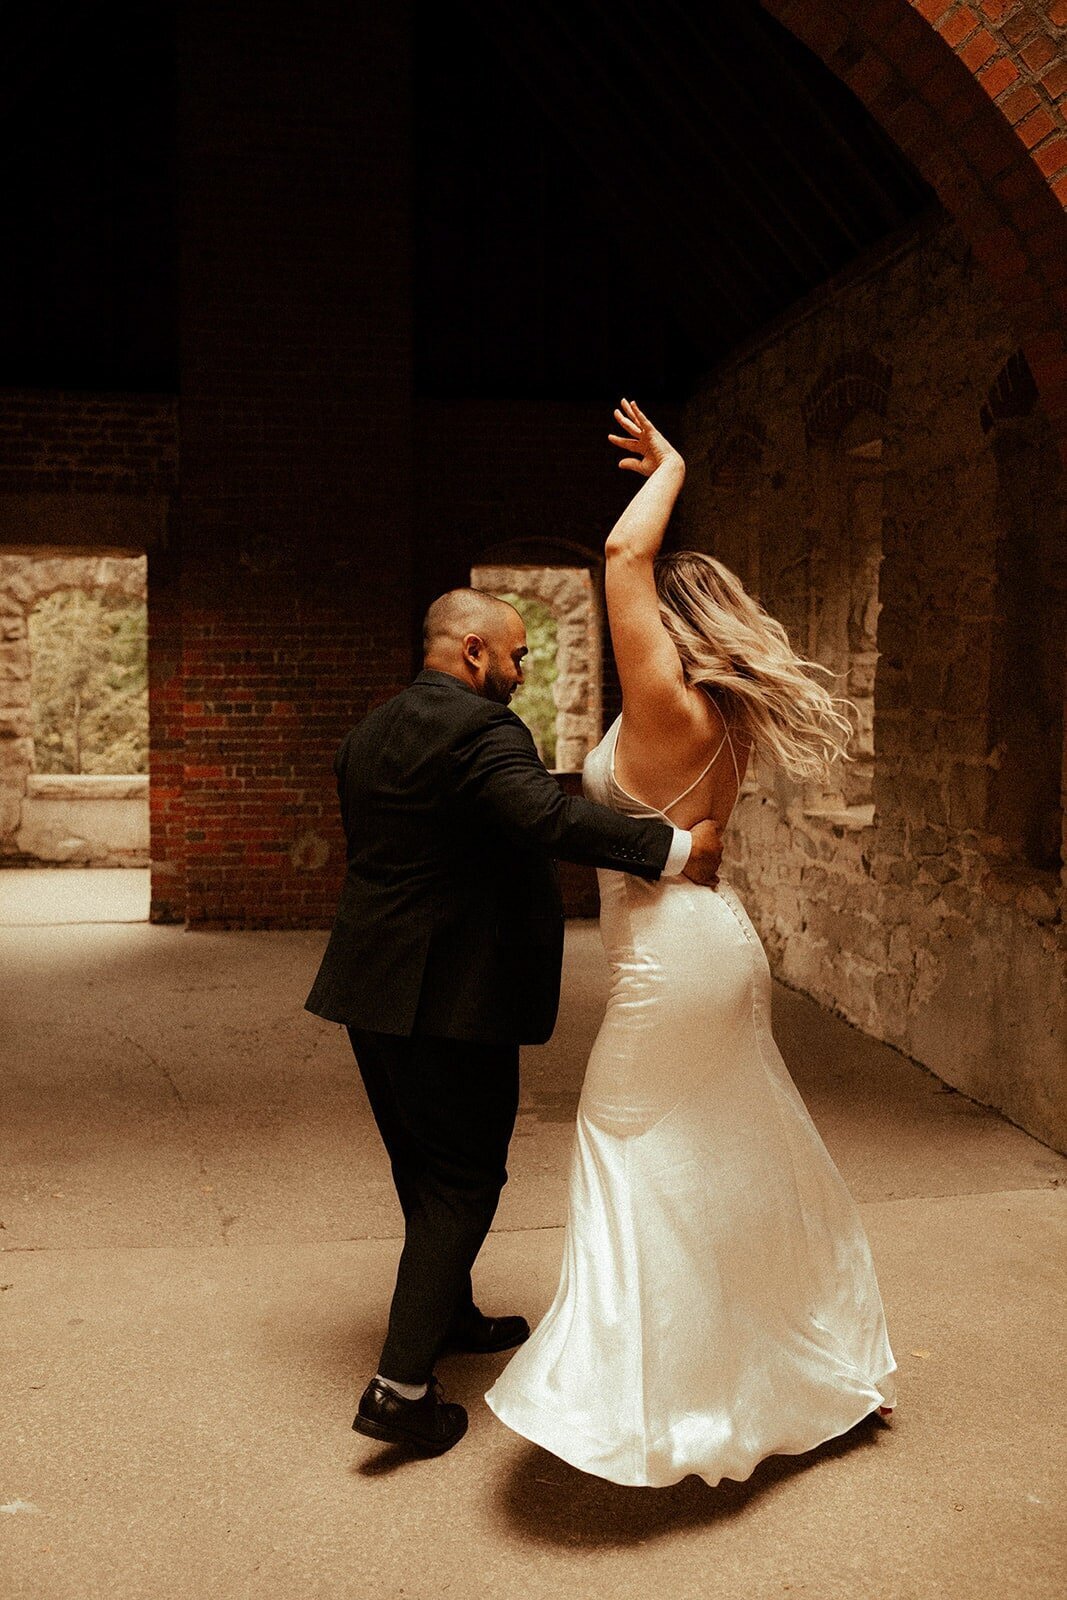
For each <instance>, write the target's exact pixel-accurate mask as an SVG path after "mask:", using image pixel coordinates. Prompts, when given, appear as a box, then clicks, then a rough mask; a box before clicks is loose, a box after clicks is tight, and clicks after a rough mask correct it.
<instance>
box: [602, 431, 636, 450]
mask: <svg viewBox="0 0 1067 1600" xmlns="http://www.w3.org/2000/svg"><path fill="white" fill-rule="evenodd" d="M608 442H609V444H617V445H618V447H619V449H620V450H632V449H633V447H634V444H635V443H636V441H635V440H634V438H633V437H632V436H630V437H628V438H625V439H622V438H620V437H619V435H618V434H617V433H609V434H608Z"/></svg>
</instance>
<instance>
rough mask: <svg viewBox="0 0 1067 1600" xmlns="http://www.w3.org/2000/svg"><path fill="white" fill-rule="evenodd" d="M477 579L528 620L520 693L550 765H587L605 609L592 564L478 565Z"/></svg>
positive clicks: (575, 768)
mask: <svg viewBox="0 0 1067 1600" xmlns="http://www.w3.org/2000/svg"><path fill="white" fill-rule="evenodd" d="M471 584H472V585H473V587H474V588H476V589H486V590H488V591H489V592H490V593H491V594H496V595H499V596H500V597H501V599H504V600H508V601H510V602H511V604H512V605H514V606H515V607H516V608H517V609H518V610H519V611H520V612H521V613H522V617H523V620H524V622H525V623H526V633H527V641H528V643H529V646H530V654H529V656H528V657H527V671H526V679H527V681H526V684H525V685H524V687H523V689H522V690H521V691H520V692H519V694H517V695H516V696H515V699H514V700H513V701H512V710H513V711H515V713H516V714H517V715H518V716H520V717H522V719H523V721H524V722H525V723H526V725H527V727H528V728H529V729H530V731H531V733H532V734H533V736H534V740H535V742H536V744H537V747H538V750H539V752H540V754H541V758H542V760H543V761H544V763H545V765H546V766H548V767H550V768H552V769H553V770H554V771H557V772H579V771H580V770H581V767H582V763H583V762H584V760H585V758H586V756H587V755H588V754H589V751H590V750H591V749H592V748H593V746H594V745H595V744H596V743H597V741H598V740H599V738H600V733H601V654H600V652H601V643H600V640H601V631H600V615H599V610H598V607H597V603H596V593H595V590H594V587H593V576H592V573H591V572H590V570H589V569H588V568H587V567H550V566H533V565H531V566H520V565H512V564H509V565H507V566H504V565H493V566H489V565H486V566H476V567H474V568H472V570H471Z"/></svg>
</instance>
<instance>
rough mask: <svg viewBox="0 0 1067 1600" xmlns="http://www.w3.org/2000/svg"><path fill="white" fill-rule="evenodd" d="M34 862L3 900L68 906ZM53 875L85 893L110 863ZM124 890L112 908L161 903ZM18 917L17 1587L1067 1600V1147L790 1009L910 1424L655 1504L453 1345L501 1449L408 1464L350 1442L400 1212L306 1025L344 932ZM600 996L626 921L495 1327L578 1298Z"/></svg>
mask: <svg viewBox="0 0 1067 1600" xmlns="http://www.w3.org/2000/svg"><path fill="white" fill-rule="evenodd" d="M14 876H15V874H13V873H0V890H3V888H4V886H5V881H6V880H9V879H12V878H13V877H14ZM19 876H21V877H24V879H25V881H24V883H22V884H20V885H17V886H14V889H13V890H12V891H9V893H15V894H16V895H21V896H22V897H23V899H22V902H21V903H22V905H23V911H24V912H25V909H26V906H27V905H29V906H30V908H31V910H32V907H33V905H38V906H42V907H43V906H44V905H45V904H46V896H45V897H44V898H42V897H38V896H35V895H34V894H33V893H32V884H31V882H30V879H31V877H32V876H35V875H31V874H26V875H21V874H20V875H19ZM53 876H55V875H53ZM59 876H64V877H68V878H70V879H71V883H70V886H69V887H68V888H67V889H66V890H65V891H64V893H65V894H67V895H68V896H72V895H75V894H76V892H77V886H76V883H75V881H74V880H75V879H76V877H77V874H73V873H71V872H65V873H62V874H59ZM111 877H112V878H113V879H114V885H113V889H114V897H115V898H114V901H113V903H112V902H108V899H107V894H106V893H104V895H103V900H102V899H101V893H102V891H101V887H100V885H99V884H96V885H95V886H92V894H93V896H94V897H95V898H94V903H95V904H96V906H97V909H98V910H99V909H101V907H103V909H104V910H105V911H106V909H107V905H108V904H109V903H111V904H112V909H114V908H115V907H116V906H120V905H121V904H129V903H132V902H131V901H130V900H129V899H128V898H127V899H126V900H124V899H123V897H124V896H128V894H129V891H130V890H131V889H135V887H136V886H135V885H126V886H123V885H122V884H121V882H120V879H121V877H122V874H121V873H118V872H114V871H113V872H112V873H111ZM41 887H42V896H44V891H45V889H46V885H45V883H44V880H43V879H42V885H41ZM85 887H86V890H87V892H88V891H89V889H90V885H89V884H88V882H87V883H86V886H85ZM105 887H106V886H105ZM48 892H49V893H51V892H52V891H51V890H49V891H48ZM50 903H51V904H52V907H53V912H54V911H55V910H56V903H55V902H54V901H53V902H50ZM6 904H7V911H6V914H5V909H4V907H5V902H4V901H3V899H2V897H0V918H5V919H6V920H7V921H8V923H9V924H10V923H14V922H17V921H21V922H22V924H23V925H22V926H11V925H9V926H6V927H0V973H2V991H0V993H2V1008H3V1009H2V1019H0V1027H2V1030H3V1031H2V1055H0V1077H2V1086H0V1104H2V1106H3V1138H4V1143H5V1146H6V1149H5V1151H4V1156H3V1163H2V1166H0V1173H2V1177H0V1184H2V1204H0V1224H2V1231H0V1241H2V1248H3V1250H4V1254H3V1257H2V1260H0V1326H2V1329H3V1350H2V1352H0V1397H2V1412H0V1512H2V1513H5V1514H4V1515H2V1516H0V1594H2V1595H3V1596H4V1600H6V1597H7V1596H12V1597H33V1600H93V1597H96V1596H104V1595H107V1596H111V1597H114V1600H127V1597H129V1600H134V1597H136V1600H149V1597H150V1600H171V1597H174V1600H201V1597H203V1600H208V1597H210V1600H235V1597H245V1596H248V1597H249V1600H251V1597H252V1596H255V1597H257V1600H263V1597H266V1600H274V1597H278V1600H290V1597H293V1600H313V1597H318V1596H323V1597H331V1600H332V1597H352V1600H364V1597H367V1600H378V1597H381V1600H386V1597H388V1600H400V1597H403V1600H439V1597H445V1596H459V1597H463V1600H468V1597H473V1600H504V1597H508V1600H511V1597H513V1596H537V1597H540V1596H544V1597H551V1600H555V1597H560V1600H563V1597H566V1600H574V1597H575V1596H580V1597H582V1600H586V1597H589V1600H596V1597H599V1596H608V1595H611V1596H613V1597H622V1600H628V1597H630V1596H633V1597H637V1596H641V1597H642V1600H644V1597H645V1596H647V1595H648V1594H653V1595H657V1596H659V1597H661V1600H690V1597H692V1600H697V1597H698V1596H699V1597H700V1600H719V1597H722V1600H726V1597H729V1600H765V1597H766V1600H769V1597H772V1596H773V1597H777V1596H782V1595H788V1596H790V1600H795V1597H798V1596H799V1597H807V1600H836V1597H838V1596H841V1597H844V1596H848V1597H849V1600H857V1597H858V1600H883V1597H885V1600H926V1597H933V1596H938V1597H946V1600H1013V1597H1023V1596H1042V1597H1044V1596H1046V1595H1049V1594H1051V1593H1055V1592H1058V1591H1059V1590H1060V1589H1062V1586H1063V1583H1064V1577H1065V1570H1064V1569H1065V1559H1064V1556H1065V1540H1064V1530H1063V1523H1062V1508H1063V1505H1064V1466H1063V1464H1064V1461H1065V1459H1067V1450H1065V1443H1067V1440H1065V1429H1064V1394H1063V1391H1064V1384H1063V1369H1062V1340H1061V1319H1062V1288H1063V1276H1064V1270H1063V1269H1064V1261H1065V1252H1064V1249H1063V1244H1064V1235H1065V1233H1067V1223H1065V1205H1064V1187H1063V1181H1064V1176H1065V1174H1067V1161H1064V1160H1063V1159H1061V1158H1060V1157H1059V1156H1057V1155H1055V1154H1054V1153H1053V1152H1052V1151H1050V1150H1048V1149H1046V1148H1045V1147H1044V1146H1042V1145H1040V1144H1038V1143H1037V1142H1036V1141H1035V1140H1033V1139H1031V1138H1029V1137H1028V1136H1027V1135H1025V1134H1023V1133H1021V1132H1020V1131H1019V1130H1018V1129H1016V1128H1014V1127H1012V1126H1010V1125H1009V1124H1008V1123H1006V1122H1004V1121H1003V1120H1001V1119H1000V1118H998V1117H996V1116H995V1115H993V1114H991V1113H989V1112H986V1111H983V1110H981V1109H980V1108H978V1107H976V1106H974V1105H972V1104H971V1103H970V1102H968V1101H966V1100H965V1099H963V1098H962V1097H961V1096H959V1095H956V1094H952V1093H951V1092H947V1091H946V1090H945V1089H944V1088H943V1087H942V1086H941V1085H940V1084H939V1083H938V1082H937V1081H936V1080H935V1079H934V1078H932V1077H930V1076H929V1075H928V1074H927V1073H925V1072H923V1071H922V1070H921V1069H919V1068H916V1067H914V1066H913V1065H911V1064H910V1063H909V1062H907V1061H906V1060H904V1059H903V1058H902V1057H900V1056H898V1055H897V1054H896V1053H895V1052H894V1051H892V1050H890V1049H887V1048H886V1047H884V1046H881V1045H877V1044H873V1043H871V1042H870V1041H869V1040H866V1039H864V1038H863V1037H862V1036H861V1035H860V1034H858V1033H856V1032H855V1031H854V1030H853V1029H851V1028H849V1027H847V1026H846V1025H845V1024H843V1023H841V1022H840V1021H839V1020H837V1019H835V1018H833V1017H830V1016H829V1015H827V1014H826V1013H825V1012H823V1011H821V1010H820V1009H819V1008H818V1007H817V1006H815V1005H814V1004H812V1003H811V1002H810V1001H808V1000H806V999H805V998H803V997H801V996H798V995H795V994H792V993H790V992H788V991H786V990H783V989H779V990H778V991H777V993H776V997H775V1001H776V1018H775V1026H776V1032H777V1036H778V1039H779V1042H780V1043H781V1045H782V1048H783V1051H784V1053H785V1055H786V1059H787V1060H788V1061H789V1063H790V1066H791V1068H792V1070H793V1071H794V1075H795V1077H796V1079H797V1082H798V1084H799V1086H800V1088H801V1091H802V1092H803V1094H804V1096H805V1098H806V1100H807V1102H808V1104H809V1106H810V1107H811V1110H812V1113H813V1115H814V1116H815V1118H816V1120H817V1122H818V1123H819V1126H820V1127H821V1129H822V1130H823V1133H824V1136H825V1138H826V1141H827V1144H828V1145H829V1146H830V1149H831V1151H832V1153H833V1155H834V1157H835V1159H836V1160H837V1162H838V1165H839V1166H840V1168H841V1170H842V1172H843V1174H844V1176H845V1179H846V1181H847V1182H848V1183H849V1185H850V1187H851V1189H852V1192H853V1193H854V1194H855V1196H856V1198H857V1199H858V1200H859V1202H860V1203H861V1205H862V1207H863V1214H864V1220H865V1223H866V1226H867V1229H868V1232H869V1235H870V1238H871V1243H872V1246H873V1249H874V1252H875V1257H876V1261H877V1264H878V1270H879V1278H880V1282H881V1285H882V1291H883V1296H884V1298H885V1301H886V1308H887V1313H888V1317H889V1325H890V1335H891V1338H892V1341H893V1345H894V1348H895V1350H896V1353H897V1358H898V1361H899V1363H900V1369H901V1370H900V1391H901V1392H900V1405H899V1409H898V1413H897V1419H896V1421H895V1422H894V1425H893V1427H892V1429H890V1430H884V1429H881V1428H880V1427H878V1426H877V1425H870V1424H867V1425H862V1426H861V1427H860V1428H859V1429H857V1430H855V1432H854V1434H853V1435H850V1436H848V1437H847V1438H846V1439H844V1440H840V1441H836V1442H835V1443H833V1444H831V1445H828V1446H824V1447H823V1448H822V1449H820V1450H818V1451H815V1452H813V1453H812V1454H811V1455H809V1456H805V1457H802V1458H789V1459H786V1458H779V1459H776V1460H773V1461H768V1462H765V1463H763V1465H762V1466H761V1467H760V1468H758V1469H757V1472H756V1473H755V1475H754V1476H753V1478H752V1479H751V1480H750V1481H749V1482H748V1483H746V1484H734V1483H724V1484H722V1485H721V1486H720V1487H719V1488H717V1489H709V1488H708V1487H707V1486H706V1485H704V1484H703V1483H701V1482H700V1481H699V1480H696V1479H689V1480H687V1481H686V1482H685V1483H683V1484H680V1485H678V1486H676V1487H675V1488H672V1489H661V1490H637V1489H621V1488H617V1487H615V1486H613V1485H611V1484H607V1483H603V1482H601V1481H600V1480H599V1479H594V1478H588V1477H584V1476H583V1475H582V1474H580V1473H578V1472H576V1471H574V1470H573V1469H572V1468H569V1467H567V1466H565V1465H564V1464H563V1463H562V1462H559V1461H557V1460H556V1459H555V1458H554V1457H552V1456H550V1455H547V1454H545V1453H543V1452H540V1451H538V1450H537V1449H535V1448H534V1447H533V1446H530V1445H528V1444H526V1443H525V1441H523V1440H521V1439H518V1438H516V1437H515V1436H514V1435H512V1434H510V1433H509V1432H508V1431H507V1430H506V1429H505V1428H504V1427H502V1426H501V1424H499V1423H498V1422H497V1421H496V1420H495V1418H493V1417H492V1416H491V1415H490V1413H489V1412H488V1411H487V1409H486V1407H485V1406H484V1403H483V1402H482V1401H481V1398H480V1396H481V1394H482V1393H483V1392H484V1390H485V1388H486V1387H487V1386H488V1384H489V1382H490V1381H491V1379H492V1377H493V1375H494V1374H495V1372H496V1371H497V1370H498V1367H499V1365H500V1363H501V1361H502V1360H503V1359H504V1358H502V1357H497V1358H489V1359H484V1360H482V1359H471V1358H466V1359H465V1360H464V1359H462V1358H458V1357H454V1358H451V1359H450V1360H448V1361H443V1362H442V1363H441V1366H440V1369H439V1371H440V1375H441V1377H442V1380H443V1382H444V1384H445V1388H446V1392H447V1393H449V1394H450V1395H451V1396H453V1397H454V1398H458V1399H460V1400H463V1401H464V1402H465V1403H466V1404H467V1405H468V1406H469V1407H470V1408H471V1428H470V1432H469V1434H468V1435H467V1437H466V1439H464V1441H463V1442H462V1443H461V1444H460V1445H459V1446H458V1448H457V1449H455V1450H454V1451H452V1452H451V1453H450V1454H449V1455H447V1456H444V1457H442V1458H441V1459H439V1460H436V1461H413V1460H410V1459H408V1458H405V1457H403V1456H400V1455H397V1454H396V1453H394V1452H392V1451H390V1450H389V1449H383V1448H382V1447H380V1446H376V1445H374V1444H373V1443H372V1442H371V1441H370V1440H363V1439H361V1438H359V1437H358V1436H357V1435H356V1434H354V1433H352V1432H351V1431H350V1423H351V1418H352V1414H353V1410H354V1406H355V1401H356V1399H357V1397H358V1394H359V1391H360V1389H361V1388H362V1385H363V1383H364V1382H365V1380H366V1377H367V1376H368V1375H369V1373H370V1372H371V1371H372V1370H373V1366H374V1362H375V1357H376V1354H377V1349H378V1344H379V1340H380V1335H381V1329H382V1323H383V1318H384V1314H385V1309H386V1304H387V1300H388V1293H389V1289H390V1285H391V1274H392V1271H393V1266H394V1263H395V1258H396V1253H397V1211H396V1207H395V1203H394V1201H393V1199H392V1194H391V1190H390V1186H389V1178H388V1172H387V1169H386V1165H385V1162H384V1159H383V1157H382V1154H381V1151H380V1149H379V1147H378V1144H377V1139H376V1135H375V1133H374V1131H373V1128H372V1127H371V1126H370V1125H369V1119H368V1115H367V1113H366V1110H365V1108H364V1105H363V1101H362V1097H361V1091H360V1089H359V1087H358V1083H357V1080H356V1076H355V1070H354V1066H353V1063H352V1061H351V1057H350V1054H349V1051H348V1044H347V1040H346V1039H345V1036H344V1033H343V1032H342V1031H341V1030H340V1029H338V1028H335V1027H332V1026H331V1025H329V1024H326V1023H322V1022H319V1021H317V1020H315V1019H314V1018H312V1017H310V1016H308V1015H307V1014H306V1013H305V1012H303V1011H302V1009H301V1007H302V1002H303V998H304V995H305V993H306V992H307V989H308V986H309V984H310V981H311V978H312V976H313V974H314V970H315V966H316V963H317V960H318V956H319V953H320V951H321V949H322V947H323V944H324V942H325V935H324V934H318V933H273V934H272V933H218V934H212V933H185V932H183V931H181V930H179V929H175V928H157V927H150V926H148V925H147V924H144V923H142V924H137V923H135V922H123V921H121V920H120V921H115V922H110V923H109V922H104V923H100V924H97V925H93V924H91V923H85V924H80V925H79V924H77V923H75V924H73V925H67V926H63V925H45V924H46V923H47V922H48V921H49V920H50V919H49V918H43V917H42V918H41V919H39V921H38V925H33V924H34V921H35V919H34V917H33V916H32V915H26V914H24V915H22V916H21V917H15V916H13V915H12V914H11V905H10V900H9V901H8V902H7V903H6ZM72 908H73V910H75V911H77V910H78V907H77V906H76V905H73V907H72V904H71V903H70V902H68V904H67V910H68V912H69V911H70V910H71V909H72ZM27 924H28V925H27ZM603 996H604V971H603V965H602V960H601V956H600V950H599V942H598V938H597V934H596V931H595V928H594V927H593V926H591V925H588V924H579V925H575V926H574V927H573V928H572V930H571V934H570V938H569V946H568V979H567V986H566V992H565V1000H564V1008H563V1016H562V1021H561V1025H560V1028H559V1029H558V1031H557V1034H556V1037H555V1039H554V1040H553V1042H552V1044H551V1045H548V1046H546V1047H544V1048H542V1049H539V1050H530V1051H528V1052H527V1053H526V1060H525V1069H524V1071H525V1076H524V1098H523V1106H522V1112H521V1116H520V1120H519V1126H518V1131H517V1134H516V1138H515V1141H514V1144H513V1147H512V1149H513V1160H512V1180H511V1183H510V1184H509V1186H508V1189H507V1190H506V1192H505V1197H504V1201H503V1203H502V1206H501V1211H500V1214H499V1218H498V1227H497V1229H496V1231H495V1233H494V1234H493V1236H492V1237H491V1239H490V1241H489V1243H488V1245H487V1247H486V1250H485V1252H484V1255H483V1260H482V1265H481V1269H480V1274H479V1277H478V1288H479V1297H480V1299H481V1301H482V1303H483V1305H484V1306H485V1307H486V1308H487V1309H488V1310H490V1311H498V1312H499V1311H523V1312H525V1313H527V1315H529V1316H531V1317H536V1316H537V1315H538V1313H539V1312H540V1311H541V1310H542V1309H543V1308H544V1306H545V1305H546V1304H547V1302H548V1300H549V1298H550V1297H551V1293H552V1291H553V1289H554V1287H555V1280H556V1272H557V1267H558V1259H559V1249H560V1240H561V1234H560V1222H561V1220H562V1216H563V1209H564V1180H565V1173H566V1165H567V1158H568V1152H569V1143H570V1126H571V1120H572V1117H573V1113H574V1106H575V1101H576V1096H577V1089H578V1085H579V1082H580V1077H581V1072H582V1066H583V1062H584V1059H585V1055H586V1053H587V1051H588V1048H589V1044H590V1042H591V1040H592V1037H593V1035H594V1033H595V1030H596V1026H597V1021H598V1015H599V1011H600V1008H601V1006H602V1003H603Z"/></svg>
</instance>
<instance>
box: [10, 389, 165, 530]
mask: <svg viewBox="0 0 1067 1600" xmlns="http://www.w3.org/2000/svg"><path fill="white" fill-rule="evenodd" d="M176 409H177V408H176V402H175V400H174V397H173V396H172V395H126V394H76V393H66V392H59V391H47V390H40V391H36V392H29V391H25V390H15V389H8V390H0V493H4V492H8V493H10V492H17V491H19V490H30V491H34V492H38V493H56V492H66V491H73V492H82V491H88V492H92V491H94V490H107V491H108V492H112V493H113V492H116V491H118V492H121V491H123V490H128V491H130V492H132V493H136V494H144V493H151V492H155V491H160V490H162V491H169V490H170V489H172V488H173V485H174V479H175V474H176V472H177V457H178V441H177V417H176ZM8 531H10V530H8Z"/></svg>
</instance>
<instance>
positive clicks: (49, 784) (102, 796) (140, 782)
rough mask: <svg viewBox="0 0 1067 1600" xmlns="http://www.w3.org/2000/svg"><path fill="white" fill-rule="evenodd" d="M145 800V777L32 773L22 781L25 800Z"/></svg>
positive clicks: (142, 775) (138, 775)
mask: <svg viewBox="0 0 1067 1600" xmlns="http://www.w3.org/2000/svg"><path fill="white" fill-rule="evenodd" d="M147 796H148V774H147V773H136V772H134V773H112V772H33V773H31V774H30V776H29V778H28V779H27V780H26V797H27V799H29V800H141V799H146V798H147Z"/></svg>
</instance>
